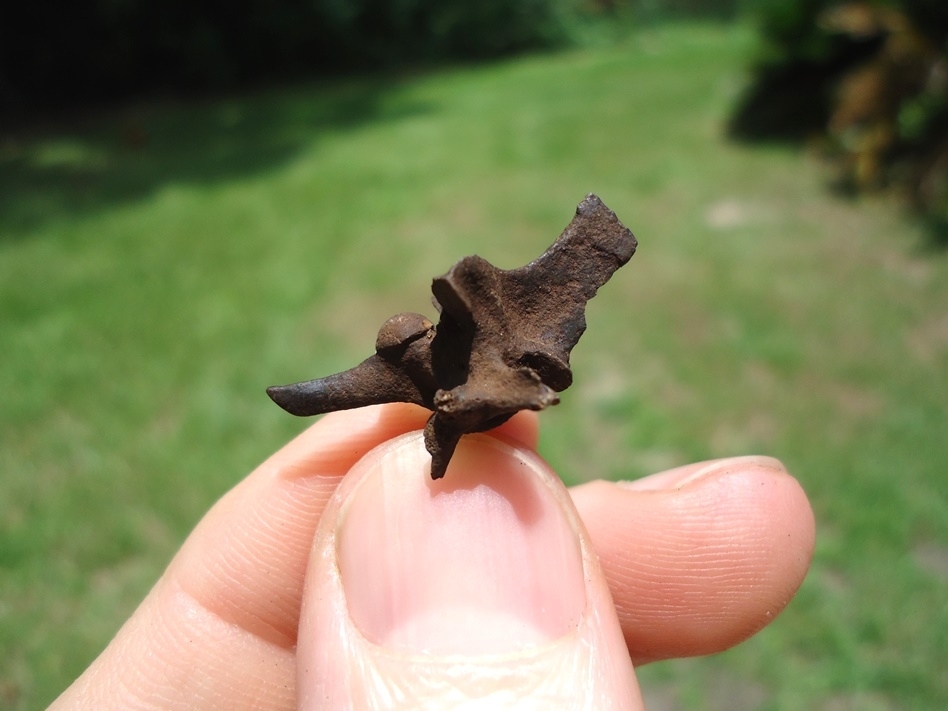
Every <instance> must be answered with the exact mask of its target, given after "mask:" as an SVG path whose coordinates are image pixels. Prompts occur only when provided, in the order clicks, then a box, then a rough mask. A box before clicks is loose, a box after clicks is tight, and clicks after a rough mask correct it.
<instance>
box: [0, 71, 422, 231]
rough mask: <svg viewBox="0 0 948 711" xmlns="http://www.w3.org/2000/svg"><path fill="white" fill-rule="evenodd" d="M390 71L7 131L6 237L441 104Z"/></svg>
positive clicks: (269, 162) (0, 207)
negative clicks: (393, 98) (407, 89)
mask: <svg viewBox="0 0 948 711" xmlns="http://www.w3.org/2000/svg"><path fill="white" fill-rule="evenodd" d="M396 87H397V84H396V83H395V82H393V81H391V80H387V79H386V78H385V77H373V78H371V79H362V80H349V81H344V82H338V83H332V84H314V85H310V86H296V87H292V88H285V89H271V90H267V91H261V92H257V93H254V94H248V95H243V96H236V97H231V98H226V97H225V98H214V99H205V100H201V101H194V102H180V103H171V102H168V103H156V104H151V105H137V106H132V107H127V108H122V109H116V110H113V111H111V112H107V113H101V114H98V115H95V116H85V117H82V116H76V117H71V118H70V117H67V118H64V119H62V120H58V121H56V123H55V124H54V125H49V126H45V127H40V128H33V129H28V130H23V129H20V130H19V131H17V132H15V133H10V134H7V135H0V241H7V240H11V239H17V238H20V237H24V236H26V235H28V234H29V233H30V232H31V231H32V230H33V229H35V228H37V227H40V226H42V225H43V224H44V223H45V222H47V221H49V220H55V219H64V218H65V219H68V218H72V217H76V216H79V215H82V214H85V213H88V212H91V211H96V210H100V209H103V208H106V207H110V206H113V205H116V204H120V203H123V202H127V201H132V200H137V199H140V198H143V197H146V196H147V195H149V194H151V193H152V192H154V191H155V190H157V189H159V188H161V187H162V186H163V185H166V184H172V183H179V184H180V183H212V182H216V181H222V180H233V179H239V178H243V177H246V176H248V175H251V174H254V173H258V172H261V171H265V170H269V169H272V168H274V167H277V166H279V165H281V164H283V163H285V162H286V161H288V160H290V159H292V158H293V157H294V155H296V154H297V153H298V152H299V151H300V149H301V148H303V147H304V146H310V145H312V144H313V142H314V141H318V140H319V139H320V138H321V137H324V136H326V135H327V134H329V133H338V132H340V131H347V130H353V129H356V128H358V127H360V126H364V125H366V124H369V123H373V122H379V121H395V120H398V119H401V118H404V117H406V116H411V115H416V114H419V113H424V112H427V111H430V110H431V107H429V106H423V105H417V104H416V105H411V104H408V105H406V104H405V103H404V102H394V103H393V102H389V101H386V99H387V97H389V96H390V94H391V93H392V90H393V88H396Z"/></svg>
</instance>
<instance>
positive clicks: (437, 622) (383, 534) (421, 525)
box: [52, 404, 814, 710]
mask: <svg viewBox="0 0 948 711" xmlns="http://www.w3.org/2000/svg"><path fill="white" fill-rule="evenodd" d="M428 414H429V413H427V411H426V410H423V409H422V408H418V407H415V406H411V405H401V404H397V405H383V406H377V407H372V408H366V409H362V410H353V411H348V412H340V413H334V414H331V415H327V416H326V417H324V418H323V419H322V420H320V421H319V422H317V423H316V424H315V425H313V426H312V427H310V428H309V429H307V430H306V431H305V432H303V433H302V434H301V435H300V436H299V437H297V438H296V439H295V440H293V441H292V442H291V443H289V444H288V445H286V446H285V447H284V448H283V449H281V450H280V451H279V452H277V453H276V454H274V455H273V456H272V457H270V459H268V460H267V461H266V462H264V463H263V464H262V465H261V466H260V467H258V468H257V470H256V471H254V472H253V473H252V474H251V475H250V476H248V477H247V478H246V479H244V480H243V481H242V482H241V483H240V484H238V485H237V486H236V487H235V488H234V489H233V490H231V491H230V492H229V493H228V494H227V495H225V496H224V498H222V499H221V501H219V502H218V503H217V504H216V505H215V506H214V507H213V508H212V509H211V511H210V512H209V513H208V514H207V515H206V516H205V517H204V519H203V520H202V521H201V522H200V523H199V524H198V526H197V528H196V529H195V531H194V532H193V533H192V534H191V536H190V537H189V538H188V540H187V541H186V542H185V544H184V546H183V547H182V549H181V550H180V551H179V553H178V554H177V555H176V556H175V558H174V560H173V561H172V562H171V564H170V565H169V567H168V569H167V570H166V572H165V573H164V575H163V576H162V577H161V579H160V580H159V581H158V582H157V584H156V585H155V587H154V588H153V589H152V591H151V592H150V593H149V595H148V596H147V597H146V599H145V601H144V602H143V603H142V604H141V606H140V607H139V608H138V610H136V612H135V613H134V615H133V616H132V617H131V619H130V620H129V621H128V622H127V623H126V624H125V625H124V627H123V628H122V629H121V630H120V631H119V633H118V635H117V636H116V637H115V639H114V640H113V641H112V642H111V644H110V645H109V646H108V647H107V648H106V650H105V651H104V652H103V653H102V654H101V655H100V657H99V658H98V659H97V660H96V661H95V662H94V663H93V664H92V666H91V667H89V669H88V670H86V672H85V673H84V674H83V675H82V676H81V677H80V678H79V679H78V680H77V681H76V682H75V683H74V684H73V685H72V686H71V687H70V688H69V689H67V690H66V691H65V692H64V693H63V695H62V696H61V697H60V698H59V699H58V700H57V701H56V702H55V703H54V704H53V706H52V708H54V709H75V708H90V709H91V708H95V709H126V708H174V709H189V710H192V709H193V710H197V709H292V708H297V707H299V708H304V709H314V708H320V709H322V708H329V709H337V708H355V709H361V708H405V709H408V708H411V709H419V708H432V709H445V708H453V707H457V706H461V705H463V704H464V702H465V701H467V700H468V699H488V700H489V701H488V702H487V703H484V704H483V705H482V706H483V707H485V708H517V709H529V708H544V709H548V708H564V709H567V708H568V709H577V708H595V709H609V708H614V709H641V708H642V702H641V699H640V697H639V693H638V687H637V684H636V681H635V677H634V673H633V670H632V669H633V667H632V664H633V663H635V664H643V663H646V662H651V661H655V660H658V659H665V658H670V657H680V656H691V655H698V654H709V653H712V652H716V651H720V650H723V649H726V648H728V647H730V646H732V645H734V644H736V643H737V642H740V641H741V640H743V639H745V638H747V637H748V636H750V635H752V634H754V633H755V632H756V631H758V630H759V629H760V628H762V627H763V626H765V625H766V624H767V623H769V622H770V621H771V620H772V619H773V618H774V616H775V615H776V614H777V613H778V612H779V611H780V610H781V609H783V607H784V606H785V605H786V604H787V603H788V602H789V600H790V599H791V597H792V596H793V594H794V592H795V591H796V589H797V587H798V586H799V584H800V583H801V582H802V580H803V577H804V575H805V574H806V570H807V567H808V565H809V561H810V556H811V554H812V550H813V540H814V523H813V515H812V512H811V510H810V507H809V504H808V502H807V500H806V497H805V495H804V494H803V492H802V490H801V489H800V487H799V485H798V484H797V482H796V481H795V480H794V479H793V478H792V477H790V476H789V475H788V474H787V473H786V472H785V471H784V470H783V468H782V467H781V466H780V464H779V463H778V462H776V461H775V460H771V459H766V458H756V457H748V458H738V459H730V460H720V461H717V462H708V463H704V464H695V465H690V466H688V467H683V468H680V469H675V470H671V471H668V472H663V473H661V474H657V475H653V476H652V477H647V478H645V479H640V480H638V481H635V482H631V483H609V482H602V481H598V482H591V483H589V484H584V485H581V486H578V487H574V488H573V489H571V490H570V491H569V492H568V493H567V490H566V489H565V488H564V487H563V485H562V484H561V483H560V481H559V479H558V478H557V477H556V476H555V474H554V473H553V472H551V471H550V470H549V468H548V467H546V466H545V465H544V464H543V463H542V461H541V460H540V459H539V458H538V457H537V456H536V455H535V454H534V453H533V450H534V448H535V447H536V444H537V418H536V416H535V414H534V413H520V414H518V415H517V416H515V417H514V418H513V419H511V420H510V421H509V422H508V423H506V424H505V425H503V426H501V427H500V428H498V429H497V430H494V431H492V432H491V433H488V434H485V435H475V436H471V437H467V438H465V439H464V440H463V441H462V446H461V447H460V448H459V450H458V453H457V455H456V456H455V459H454V460H452V463H451V469H450V471H449V472H448V475H447V477H445V479H443V480H439V481H437V482H434V481H431V479H430V478H429V477H428V474H427V466H426V464H427V460H426V457H427V452H425V450H424V447H423V445H422V443H421V440H420V435H419V434H418V433H417V432H415V434H414V435H408V436H404V437H403V435H405V434H406V433H409V432H414V431H416V430H419V429H420V428H421V427H423V426H424V422H425V419H426V418H427V416H428ZM383 444H384V446H381V447H379V445H383ZM370 451H371V454H369V456H365V455H366V454H367V453H369V452H370ZM363 457H364V458H363ZM347 474H348V475H347ZM343 477H345V479H343ZM574 505H575V508H574ZM597 558H598V560H597ZM304 580H305V586H304ZM465 708H470V706H465Z"/></svg>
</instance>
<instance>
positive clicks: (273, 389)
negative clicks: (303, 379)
mask: <svg viewBox="0 0 948 711" xmlns="http://www.w3.org/2000/svg"><path fill="white" fill-rule="evenodd" d="M267 395H269V396H270V399H271V400H273V402H275V403H276V404H277V405H279V406H280V407H282V408H283V409H284V410H286V411H287V412H289V413H290V414H291V415H296V416H297V417H308V416H309V415H312V414H313V413H312V412H310V409H311V407H310V402H309V400H308V398H302V397H300V388H299V385H298V384H297V385H271V386H270V387H269V388H267Z"/></svg>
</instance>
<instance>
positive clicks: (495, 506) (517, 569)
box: [336, 436, 586, 655]
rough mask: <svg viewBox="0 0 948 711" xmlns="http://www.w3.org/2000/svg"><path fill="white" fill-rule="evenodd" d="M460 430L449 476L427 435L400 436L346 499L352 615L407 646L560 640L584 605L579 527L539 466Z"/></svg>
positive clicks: (341, 552) (447, 650)
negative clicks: (433, 464)
mask: <svg viewBox="0 0 948 711" xmlns="http://www.w3.org/2000/svg"><path fill="white" fill-rule="evenodd" d="M517 452H518V450H517V449H516V448H515V447H512V446H511V445H508V444H506V443H503V442H500V441H498V440H496V439H493V438H490V437H487V436H474V437H465V438H464V439H463V440H462V442H461V445H460V446H459V448H458V450H457V452H456V453H455V455H454V458H453V459H452V461H451V469H450V470H449V471H448V473H447V476H445V477H444V478H443V479H439V480H437V481H433V480H432V479H431V477H430V476H429V475H428V462H429V461H430V456H429V455H428V452H427V451H425V449H424V445H423V442H422V440H421V438H420V437H417V436H406V437H403V438H400V439H398V440H395V441H393V442H392V443H391V444H390V445H389V446H388V449H387V451H385V452H383V453H382V454H381V455H380V456H378V458H377V459H376V460H375V462H374V463H373V465H372V471H370V472H367V473H366V475H365V476H364V477H363V478H362V479H361V480H360V481H359V483H358V484H357V486H356V488H355V489H354V490H353V491H352V492H351V494H350V495H349V497H348V499H347V501H346V503H344V504H343V507H342V510H341V512H340V517H339V523H338V524H337V532H336V534H337V535H336V546H337V548H336V555H337V561H338V566H339V572H340V576H341V582H342V587H343V591H344V596H345V601H346V605H347V607H348V613H349V616H350V618H351V620H352V622H353V624H354V625H355V627H356V628H357V629H358V631H359V632H360V633H361V634H362V635H363V636H364V637H365V638H366V639H367V640H368V641H370V642H372V643H374V644H377V645H380V646H382V647H385V648H388V649H392V650H400V651H407V652H424V653H436V654H442V653H443V654H464V655H471V654H491V653H499V652H508V651H514V650H518V649H522V648H524V647H529V646H533V645H542V644H545V643H548V642H551V641H553V640H556V639H559V638H561V637H563V636H564V635H566V634H568V633H569V632H570V631H573V630H575V629H576V627H577V625H578V623H579V620H580V618H581V617H582V615H583V612H584V610H585V608H586V593H585V585H584V574H583V557H582V550H581V546H580V541H579V535H578V533H577V531H576V530H575V528H574V525H573V523H572V522H571V521H570V519H569V517H568V516H567V515H566V513H565V512H564V510H563V507H562V506H561V505H560V503H559V502H558V501H557V500H556V496H555V495H554V494H553V492H552V491H551V489H550V488H549V487H548V486H547V485H545V484H544V483H543V481H542V478H541V477H539V476H537V471H536V468H537V467H538V466H541V465H539V464H538V462H537V461H536V460H535V459H532V458H528V457H521V456H518V454H517Z"/></svg>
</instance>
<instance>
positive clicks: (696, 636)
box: [571, 457, 815, 663]
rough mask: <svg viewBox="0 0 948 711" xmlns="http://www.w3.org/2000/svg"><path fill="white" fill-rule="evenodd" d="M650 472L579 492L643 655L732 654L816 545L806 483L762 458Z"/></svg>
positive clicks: (786, 590)
mask: <svg viewBox="0 0 948 711" xmlns="http://www.w3.org/2000/svg"><path fill="white" fill-rule="evenodd" d="M649 479H650V481H648V482H646V484H645V485H638V486H636V485H635V484H634V483H631V484H629V483H610V482H590V483H588V484H584V485H581V486H579V487H576V488H574V489H573V490H571V493H572V495H573V499H574V501H575V503H576V506H577V509H578V510H579V511H580V514H581V515H582V517H583V519H584V521H585V522H586V525H587V528H588V530H589V532H590V535H591V537H592V539H593V541H594V545H595V547H596V549H597V552H598V553H599V555H600V560H601V561H602V565H603V569H604V572H605V574H606V577H607V579H608V580H609V584H610V588H611V590H612V594H613V598H614V600H615V602H616V606H617V608H618V610H619V618H620V620H621V621H622V625H623V631H624V633H625V636H626V641H627V643H628V645H629V650H630V652H631V653H632V657H633V659H634V660H635V661H636V662H637V663H644V662H647V661H654V660H657V659H663V658H669V657H677V656H693V655H699V654H710V653H714V652H718V651H722V650H724V649H727V648H728V647H731V646H733V645H734V644H737V643H738V642H740V641H742V640H743V639H746V638H747V637H749V636H751V635H752V634H754V633H755V632H757V631H758V630H759V629H761V628H762V627H764V626H765V625H767V624H768V623H769V622H771V621H772V620H773V619H774V618H775V617H776V616H777V614H778V613H779V612H780V611H781V610H782V609H783V608H784V607H785V606H786V605H787V603H788V602H789V601H790V599H791V598H792V597H793V594H794V593H795V591H796V590H797V588H798V587H799V585H800V584H801V583H802V581H803V579H804V577H805V575H806V572H807V570H808V568H809V563H810V559H811V556H812V552H813V545H814V540H815V523H814V517H813V512H812V509H811V507H810V504H809V501H808V500H807V497H806V494H805V492H804V491H803V489H802V487H801V486H800V484H799V482H797V480H796V479H795V478H793V477H792V476H791V475H790V474H788V473H787V472H786V470H785V469H784V468H783V466H782V465H781V464H780V463H779V462H777V461H776V460H773V459H770V458H756V457H743V458H737V459H730V460H719V461H716V462H706V463H701V464H698V465H691V466H689V467H684V468H680V469H677V470H672V471H670V472H665V473H663V474H660V475H656V476H655V477H650V478H649Z"/></svg>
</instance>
